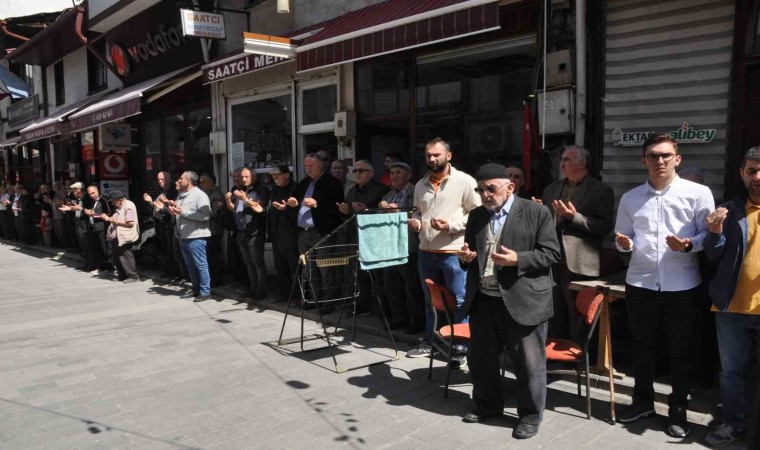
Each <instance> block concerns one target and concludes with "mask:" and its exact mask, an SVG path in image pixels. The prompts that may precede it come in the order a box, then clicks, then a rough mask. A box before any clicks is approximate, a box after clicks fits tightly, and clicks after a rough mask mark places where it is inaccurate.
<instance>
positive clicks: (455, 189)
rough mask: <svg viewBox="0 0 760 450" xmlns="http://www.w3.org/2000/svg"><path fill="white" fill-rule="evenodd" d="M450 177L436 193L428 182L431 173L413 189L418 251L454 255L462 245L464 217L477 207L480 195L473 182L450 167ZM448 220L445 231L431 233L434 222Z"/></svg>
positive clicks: (469, 177) (465, 218)
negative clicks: (418, 231)
mask: <svg viewBox="0 0 760 450" xmlns="http://www.w3.org/2000/svg"><path fill="white" fill-rule="evenodd" d="M449 167H450V171H449V175H448V176H447V177H446V178H444V180H443V181H442V182H441V186H440V187H439V188H438V191H437V192H436V191H435V189H433V185H432V183H430V172H428V173H427V174H426V175H425V177H424V178H422V179H421V180H420V181H418V182H417V185H415V186H414V206H416V207H417V211H416V212H415V213H414V214H413V218H414V219H418V220H420V222H421V228H420V250H421V251H430V252H456V251H458V250H460V249H461V248H462V245H463V244H464V229H465V226H466V225H467V216H468V214H469V213H470V210H472V209H473V208H475V207H478V206H480V196H479V195H478V194H476V193H475V188H476V187H477V183H476V182H475V179H474V178H472V177H471V176H469V175H467V174H466V173H464V172H461V171H459V170H456V169H455V168H454V166H451V165H450V166H449ZM433 218H436V219H443V220H446V221H448V223H449V229H448V230H447V231H438V230H434V229H433V227H432V226H431V225H430V221H431V220H432V219H433Z"/></svg>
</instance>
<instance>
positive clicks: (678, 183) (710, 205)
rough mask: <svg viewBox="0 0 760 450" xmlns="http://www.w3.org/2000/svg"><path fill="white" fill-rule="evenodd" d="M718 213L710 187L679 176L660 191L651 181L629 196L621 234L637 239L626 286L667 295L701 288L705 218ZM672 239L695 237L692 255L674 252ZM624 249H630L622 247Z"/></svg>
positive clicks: (618, 227) (623, 204)
mask: <svg viewBox="0 0 760 450" xmlns="http://www.w3.org/2000/svg"><path fill="white" fill-rule="evenodd" d="M714 209H715V200H714V199H713V196H712V193H711V192H710V189H709V188H708V187H707V186H704V185H701V184H698V183H694V182H691V181H688V180H684V179H683V178H680V177H678V176H676V178H675V179H674V180H673V181H672V182H671V183H670V184H669V185H668V186H666V187H665V188H664V189H662V190H660V191H657V190H655V189H654V188H653V187H652V185H650V184H649V182H646V183H644V184H642V185H641V186H638V187H635V188H633V189H631V190H630V191H628V192H626V193H625V194H623V197H622V198H621V199H620V204H619V206H618V212H617V222H616V224H615V231H616V232H618V233H621V234H624V235H626V236H628V237H629V238H630V239H631V241H633V247H632V250H629V251H632V255H631V262H630V264H629V266H628V272H627V274H626V279H625V281H626V283H628V284H630V285H632V286H637V287H641V288H645V289H650V290H653V291H667V292H674V291H685V290H688V289H692V288H694V287H697V286H698V285H699V284H700V283H701V282H702V279H701V277H700V275H699V262H698V260H697V254H696V253H697V252H698V251H701V250H702V244H703V243H704V240H705V238H706V237H707V235H708V230H707V224H706V223H705V218H706V217H707V216H708V214H710V213H711V212H712V211H713V210H714ZM668 235H673V236H676V237H678V238H680V239H683V238H690V239H691V243H692V246H693V247H692V249H691V251H689V252H686V253H684V252H676V251H673V250H671V249H670V248H669V247H668V244H667V243H666V241H665V238H666V237H667V236H668ZM616 245H617V244H616ZM618 250H620V251H622V252H625V251H626V250H623V249H622V248H621V247H620V246H618Z"/></svg>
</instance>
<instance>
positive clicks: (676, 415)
mask: <svg viewBox="0 0 760 450" xmlns="http://www.w3.org/2000/svg"><path fill="white" fill-rule="evenodd" d="M665 432H666V433H667V434H668V436H670V437H674V438H680V439H683V438H685V437H686V436H688V435H689V433H691V427H690V426H689V422H687V421H686V407H685V406H683V405H675V406H671V407H670V409H669V410H668V427H667V428H666V429H665Z"/></svg>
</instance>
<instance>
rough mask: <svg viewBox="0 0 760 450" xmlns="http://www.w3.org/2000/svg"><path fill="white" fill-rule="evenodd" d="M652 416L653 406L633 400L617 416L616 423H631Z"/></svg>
mask: <svg viewBox="0 0 760 450" xmlns="http://www.w3.org/2000/svg"><path fill="white" fill-rule="evenodd" d="M653 415H654V405H651V404H648V405H645V404H643V403H640V402H637V401H636V400H634V401H633V403H632V404H631V405H630V406H628V407H627V408H625V409H624V410H623V411H622V412H621V413H620V414H618V415H617V421H618V423H633V422H635V421H637V420H639V419H643V418H644V417H649V416H653Z"/></svg>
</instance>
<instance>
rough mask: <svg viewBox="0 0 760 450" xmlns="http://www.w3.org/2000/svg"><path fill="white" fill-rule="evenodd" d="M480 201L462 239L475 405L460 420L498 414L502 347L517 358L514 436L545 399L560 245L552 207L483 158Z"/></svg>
mask: <svg viewBox="0 0 760 450" xmlns="http://www.w3.org/2000/svg"><path fill="white" fill-rule="evenodd" d="M475 178H476V180H477V183H478V187H477V189H476V191H477V192H478V193H479V194H480V198H481V201H482V206H478V207H477V208H475V209H473V210H472V211H470V214H469V217H468V219H467V228H466V231H465V244H464V246H463V247H462V250H461V251H460V252H458V256H459V259H460V261H461V262H462V265H463V268H464V267H466V268H467V293H466V295H465V306H464V309H465V311H466V312H468V314H469V316H470V330H471V336H472V340H471V342H470V347H469V352H468V355H467V359H468V361H469V367H470V374H471V375H472V381H473V392H472V398H473V400H474V401H475V411H473V412H471V413H468V414H466V415H465V416H464V421H465V422H480V421H482V420H484V419H486V418H488V417H490V416H500V415H502V413H503V410H504V398H503V391H502V388H501V378H502V377H501V374H500V371H499V355H500V354H501V351H502V349H503V348H504V347H505V346H506V349H507V351H508V352H509V355H510V358H511V359H512V361H513V362H514V364H515V375H516V376H517V385H518V392H519V394H518V398H517V414H518V416H519V419H520V422H519V423H518V424H517V426H516V427H515V429H514V431H513V433H512V436H513V437H514V438H517V439H525V438H530V437H533V436H535V435H536V434H537V433H538V428H539V425H540V424H541V420H542V418H543V412H544V406H545V403H546V349H545V345H546V332H547V321H548V320H549V318H551V316H552V314H553V305H552V288H553V287H554V281H553V280H552V277H551V266H552V265H553V264H555V263H556V262H557V261H558V260H559V257H560V247H559V242H558V241H557V234H556V232H555V230H554V221H553V220H552V217H551V214H550V213H549V211H548V210H547V209H546V208H544V207H542V206H540V205H538V204H536V203H534V202H531V201H529V200H524V199H521V198H518V197H517V196H516V195H514V183H512V182H511V181H510V180H509V175H508V174H507V173H506V168H505V167H504V166H501V165H499V164H486V165H484V166H482V167H481V168H480V169H478V172H477V174H476V177H475Z"/></svg>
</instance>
